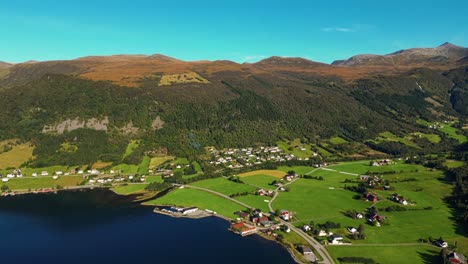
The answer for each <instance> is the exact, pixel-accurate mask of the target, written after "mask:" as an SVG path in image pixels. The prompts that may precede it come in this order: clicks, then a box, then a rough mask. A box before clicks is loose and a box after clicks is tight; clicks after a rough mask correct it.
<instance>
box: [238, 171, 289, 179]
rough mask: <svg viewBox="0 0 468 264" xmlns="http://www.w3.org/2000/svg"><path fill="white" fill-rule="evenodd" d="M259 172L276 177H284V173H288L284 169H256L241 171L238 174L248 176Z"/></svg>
mask: <svg viewBox="0 0 468 264" xmlns="http://www.w3.org/2000/svg"><path fill="white" fill-rule="evenodd" d="M259 174H262V175H268V176H271V177H275V178H282V177H284V175H286V173H284V172H283V171H279V170H256V171H249V172H245V173H241V174H239V175H238V176H239V177H247V176H253V175H259Z"/></svg>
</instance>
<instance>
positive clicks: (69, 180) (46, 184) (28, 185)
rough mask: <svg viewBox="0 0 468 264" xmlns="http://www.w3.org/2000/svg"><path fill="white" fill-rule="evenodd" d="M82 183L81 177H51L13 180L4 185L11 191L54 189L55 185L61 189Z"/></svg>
mask: <svg viewBox="0 0 468 264" xmlns="http://www.w3.org/2000/svg"><path fill="white" fill-rule="evenodd" d="M82 181H83V177H81V176H62V177H59V178H58V179H57V180H54V179H52V177H37V178H22V179H20V178H15V179H11V180H10V181H8V182H7V183H5V185H7V186H8V187H10V189H11V190H28V189H31V190H35V189H42V188H55V187H56V186H57V185H60V186H62V187H68V186H76V185H79V184H80V183H81V182H82Z"/></svg>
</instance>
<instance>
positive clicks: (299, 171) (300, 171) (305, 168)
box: [278, 166, 316, 175]
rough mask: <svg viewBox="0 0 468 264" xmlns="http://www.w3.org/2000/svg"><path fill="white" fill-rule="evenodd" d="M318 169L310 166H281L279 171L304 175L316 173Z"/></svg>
mask: <svg viewBox="0 0 468 264" xmlns="http://www.w3.org/2000/svg"><path fill="white" fill-rule="evenodd" d="M315 169H316V168H314V167H309V166H280V167H278V170H280V171H283V172H285V173H287V172H288V171H294V172H295V173H297V174H300V175H304V174H307V173H310V172H311V171H314V170H315Z"/></svg>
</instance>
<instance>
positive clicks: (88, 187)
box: [0, 185, 305, 264]
mask: <svg viewBox="0 0 468 264" xmlns="http://www.w3.org/2000/svg"><path fill="white" fill-rule="evenodd" d="M111 188H112V187H107V186H95V185H84V186H73V187H67V188H63V189H52V188H42V189H39V190H19V191H11V192H9V193H10V194H7V195H3V194H2V196H3V197H8V196H16V195H37V194H52V193H53V194H57V193H59V192H62V191H80V190H93V189H102V190H109V191H112V190H111ZM167 191H170V190H166V192H167ZM112 192H113V191H112ZM11 193H13V194H11ZM113 193H114V194H116V195H118V196H123V197H125V196H127V195H122V194H118V193H115V192H113ZM4 194H5V193H4ZM161 194H163V195H164V194H165V192H164V191H163V192H160V193H157V194H156V196H159V195H161ZM0 198H1V197H0ZM153 198H154V197H153ZM147 200H148V199H145V201H147ZM145 201H137V200H135V201H134V202H137V203H138V204H139V205H141V206H152V207H154V209H153V212H154V213H157V214H161V215H165V216H169V217H172V218H186V219H194V220H196V219H201V218H206V217H217V218H218V219H222V220H224V221H226V222H228V223H231V222H232V221H234V219H232V218H229V217H226V216H223V215H220V214H216V213H210V212H207V211H205V210H201V209H200V210H201V212H203V213H202V214H200V215H196V216H191V215H180V216H179V215H175V214H171V213H169V212H164V211H162V210H158V208H159V207H168V205H149V204H145ZM254 235H258V236H259V237H261V238H262V239H266V240H269V241H272V242H275V243H277V244H278V245H281V247H283V248H284V249H285V250H286V251H288V253H289V255H290V257H291V258H292V260H293V261H294V262H295V263H298V264H304V263H305V262H303V261H301V260H299V259H298V258H297V256H296V254H295V253H294V252H293V249H291V248H290V247H289V246H288V245H285V244H283V243H281V242H280V241H278V240H277V239H274V238H273V237H270V236H267V235H265V234H263V233H262V232H257V233H255V234H254Z"/></svg>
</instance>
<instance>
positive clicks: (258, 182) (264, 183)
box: [241, 174, 278, 190]
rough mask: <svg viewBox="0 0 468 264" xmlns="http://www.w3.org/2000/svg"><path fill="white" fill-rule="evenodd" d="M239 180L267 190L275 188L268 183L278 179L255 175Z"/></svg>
mask: <svg viewBox="0 0 468 264" xmlns="http://www.w3.org/2000/svg"><path fill="white" fill-rule="evenodd" d="M241 180H242V181H243V182H244V183H246V184H249V185H252V186H255V187H258V188H264V189H267V190H268V189H275V188H276V187H275V186H273V185H270V183H271V182H272V181H275V180H276V181H277V180H278V178H277V177H273V176H270V175H265V174H256V175H252V176H246V177H242V178H241Z"/></svg>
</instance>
